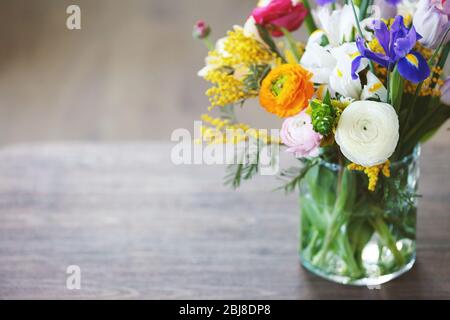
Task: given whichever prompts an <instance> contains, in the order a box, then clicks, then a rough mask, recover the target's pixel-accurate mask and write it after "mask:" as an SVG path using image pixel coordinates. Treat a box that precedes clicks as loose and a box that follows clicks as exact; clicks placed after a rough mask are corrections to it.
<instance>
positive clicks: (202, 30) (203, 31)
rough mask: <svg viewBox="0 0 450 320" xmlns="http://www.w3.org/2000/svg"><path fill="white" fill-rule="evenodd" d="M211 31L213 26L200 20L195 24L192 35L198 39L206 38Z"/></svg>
mask: <svg viewBox="0 0 450 320" xmlns="http://www.w3.org/2000/svg"><path fill="white" fill-rule="evenodd" d="M210 33H211V28H210V27H209V25H207V24H206V22H205V21H203V20H200V21H198V22H197V23H196V24H195V25H194V29H193V30H192V36H193V37H194V38H196V39H205V38H207V37H208V36H209V34H210Z"/></svg>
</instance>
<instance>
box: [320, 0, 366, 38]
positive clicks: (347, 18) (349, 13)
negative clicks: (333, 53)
mask: <svg viewBox="0 0 450 320" xmlns="http://www.w3.org/2000/svg"><path fill="white" fill-rule="evenodd" d="M355 9H356V10H357V14H358V8H357V7H356V8H355ZM313 15H314V17H315V20H316V21H317V23H318V25H319V27H320V29H322V30H323V31H324V32H325V33H326V35H327V36H328V40H329V42H330V45H331V46H333V47H335V46H338V45H339V44H341V43H344V42H346V41H350V40H351V39H352V37H353V34H354V31H355V30H356V23H355V17H354V15H353V10H352V7H351V6H350V5H344V6H343V7H341V8H337V9H335V10H332V9H331V8H329V7H328V6H321V7H319V8H318V9H316V10H314V11H313Z"/></svg>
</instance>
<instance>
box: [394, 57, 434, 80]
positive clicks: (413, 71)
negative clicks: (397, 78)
mask: <svg viewBox="0 0 450 320" xmlns="http://www.w3.org/2000/svg"><path fill="white" fill-rule="evenodd" d="M398 72H399V73H400V75H401V76H402V77H403V78H405V79H407V80H409V81H411V82H412V83H418V82H421V81H423V80H425V79H426V78H428V77H429V76H430V67H429V66H428V63H427V61H426V60H425V59H424V57H422V56H421V55H420V53H418V52H415V51H411V53H409V54H407V55H406V56H405V57H404V58H401V59H400V60H399V61H398Z"/></svg>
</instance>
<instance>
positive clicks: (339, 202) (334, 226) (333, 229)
mask: <svg viewBox="0 0 450 320" xmlns="http://www.w3.org/2000/svg"><path fill="white" fill-rule="evenodd" d="M338 157H339V164H340V169H339V175H338V178H337V190H336V201H335V203H334V207H333V211H332V213H331V217H330V221H329V223H328V228H327V230H326V232H325V239H324V242H323V245H322V248H321V249H320V251H319V253H318V254H317V256H316V257H315V261H313V263H317V264H318V265H322V264H323V261H324V259H325V255H326V253H327V252H328V250H329V248H330V245H331V242H332V241H333V239H334V238H335V236H336V233H337V232H338V230H339V227H340V226H341V224H340V223H338V219H339V218H341V215H342V210H343V207H344V205H345V201H344V200H343V199H344V198H345V197H346V195H345V191H344V192H343V191H342V189H343V188H342V184H343V173H344V170H345V168H344V167H343V165H342V164H343V160H342V155H341V153H340V152H339V154H338ZM343 203H344V205H343Z"/></svg>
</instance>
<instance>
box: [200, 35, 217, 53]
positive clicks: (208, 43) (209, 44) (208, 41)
mask: <svg viewBox="0 0 450 320" xmlns="http://www.w3.org/2000/svg"><path fill="white" fill-rule="evenodd" d="M203 43H204V44H205V46H206V48H208V50H209V51H213V50H214V43H212V41H211V39H210V38H209V37H206V38H203Z"/></svg>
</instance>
